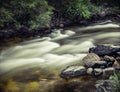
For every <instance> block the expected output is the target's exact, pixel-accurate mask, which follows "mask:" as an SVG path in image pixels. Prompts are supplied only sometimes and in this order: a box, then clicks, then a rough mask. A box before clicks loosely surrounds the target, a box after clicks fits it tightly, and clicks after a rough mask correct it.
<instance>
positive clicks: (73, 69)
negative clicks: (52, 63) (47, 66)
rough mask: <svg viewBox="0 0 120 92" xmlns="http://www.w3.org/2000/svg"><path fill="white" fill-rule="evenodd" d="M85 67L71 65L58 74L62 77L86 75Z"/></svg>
mask: <svg viewBox="0 0 120 92" xmlns="http://www.w3.org/2000/svg"><path fill="white" fill-rule="evenodd" d="M86 71H87V69H86V68H85V67H84V66H79V65H72V66H68V67H67V68H66V69H64V70H63V71H62V72H61V74H60V76H61V77H62V78H64V79H69V78H75V77H79V76H81V75H86Z"/></svg>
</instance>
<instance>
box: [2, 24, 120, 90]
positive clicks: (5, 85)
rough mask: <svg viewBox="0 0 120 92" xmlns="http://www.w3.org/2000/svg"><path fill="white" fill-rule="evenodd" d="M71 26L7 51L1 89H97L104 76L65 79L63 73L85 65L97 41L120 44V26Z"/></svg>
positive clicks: (3, 54)
mask: <svg viewBox="0 0 120 92" xmlns="http://www.w3.org/2000/svg"><path fill="white" fill-rule="evenodd" d="M68 29H69V30H68ZM68 29H66V30H64V31H62V33H61V31H60V30H59V29H57V31H56V32H55V33H51V34H50V35H48V36H47V37H44V38H35V39H32V40H29V41H24V42H22V43H19V44H17V45H15V46H13V47H10V48H7V49H5V50H3V51H2V52H1V53H0V54H1V55H0V92H95V88H94V84H95V82H96V80H98V79H101V78H98V77H97V78H94V77H92V76H83V77H79V78H75V79H71V80H64V79H61V78H60V77H59V74H60V72H61V70H63V69H64V68H65V67H66V66H68V65H72V64H81V60H82V58H83V57H84V56H86V54H87V52H88V49H89V48H90V47H93V46H95V45H96V44H120V40H119V39H120V26H119V25H117V24H112V23H111V24H105V25H95V26H89V27H83V28H81V27H72V28H68Z"/></svg>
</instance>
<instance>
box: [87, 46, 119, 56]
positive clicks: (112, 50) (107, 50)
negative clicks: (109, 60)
mask: <svg viewBox="0 0 120 92" xmlns="http://www.w3.org/2000/svg"><path fill="white" fill-rule="evenodd" d="M119 51H120V47H117V46H106V45H98V46H97V47H93V48H90V49H89V53H95V54H97V55H99V56H104V55H114V54H116V53H117V52H119Z"/></svg>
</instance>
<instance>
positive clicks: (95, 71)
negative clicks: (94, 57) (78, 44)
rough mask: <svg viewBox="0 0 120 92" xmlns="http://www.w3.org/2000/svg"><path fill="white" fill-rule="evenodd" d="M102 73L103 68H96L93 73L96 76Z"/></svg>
mask: <svg viewBox="0 0 120 92" xmlns="http://www.w3.org/2000/svg"><path fill="white" fill-rule="evenodd" d="M102 74H103V69H100V68H95V69H94V70H93V75H94V76H100V75H102Z"/></svg>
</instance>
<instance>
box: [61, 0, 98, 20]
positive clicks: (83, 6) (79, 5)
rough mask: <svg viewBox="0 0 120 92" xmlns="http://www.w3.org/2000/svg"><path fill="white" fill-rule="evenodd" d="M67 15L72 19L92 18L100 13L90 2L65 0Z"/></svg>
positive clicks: (85, 0) (87, 0)
mask: <svg viewBox="0 0 120 92" xmlns="http://www.w3.org/2000/svg"><path fill="white" fill-rule="evenodd" d="M63 6H64V7H65V11H66V14H67V15H68V16H70V17H71V18H74V17H77V16H82V17H84V18H90V17H91V16H92V15H93V14H94V13H95V12H97V11H99V9H100V8H99V7H97V6H95V5H93V4H92V3H91V2H90V0H64V1H63Z"/></svg>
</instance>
